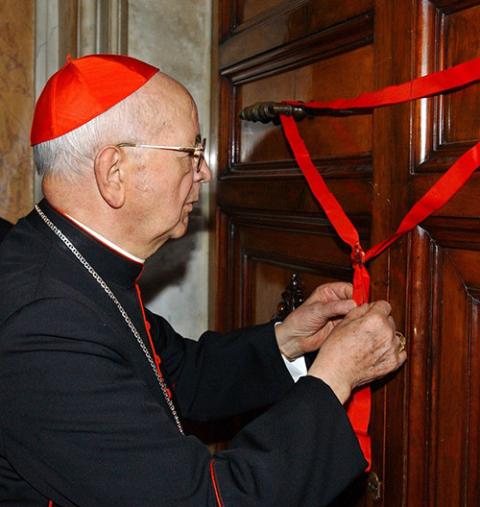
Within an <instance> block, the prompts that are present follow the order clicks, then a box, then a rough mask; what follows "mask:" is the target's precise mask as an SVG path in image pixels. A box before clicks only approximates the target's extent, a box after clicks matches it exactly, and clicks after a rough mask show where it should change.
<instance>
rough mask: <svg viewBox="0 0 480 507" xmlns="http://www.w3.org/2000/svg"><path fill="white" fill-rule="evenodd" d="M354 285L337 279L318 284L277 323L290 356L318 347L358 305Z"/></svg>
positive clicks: (283, 350) (280, 341)
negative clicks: (318, 285) (355, 300)
mask: <svg viewBox="0 0 480 507" xmlns="http://www.w3.org/2000/svg"><path fill="white" fill-rule="evenodd" d="M352 290H353V289H352V285H351V284H349V283H344V282H334V283H328V284H325V285H321V286H320V287H317V288H316V289H315V290H314V292H313V293H312V294H311V296H310V297H309V298H308V299H307V300H306V301H305V302H304V303H303V304H302V305H301V306H299V307H298V308H297V309H296V310H294V311H293V312H292V313H291V314H290V315H289V316H288V317H287V318H286V319H285V320H284V322H282V323H281V324H279V325H277V326H276V327H275V335H276V337H277V343H278V347H279V349H280V351H281V353H282V354H283V355H284V356H285V357H287V358H288V359H290V360H293V359H296V358H297V357H299V356H302V355H303V354H305V353H306V352H312V351H314V350H318V349H319V348H320V346H321V345H322V343H323V342H324V341H325V339H326V338H327V336H328V335H329V334H330V332H331V331H332V329H333V328H334V327H335V325H336V324H337V323H338V322H339V321H340V320H341V318H342V317H343V316H344V315H346V314H347V313H348V312H349V311H350V310H352V308H354V307H355V303H354V301H353V300H352V299H351V298H352Z"/></svg>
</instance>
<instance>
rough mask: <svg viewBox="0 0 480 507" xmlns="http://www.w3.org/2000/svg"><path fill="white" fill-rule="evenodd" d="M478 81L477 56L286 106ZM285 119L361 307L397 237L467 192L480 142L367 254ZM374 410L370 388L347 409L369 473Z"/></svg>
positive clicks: (347, 104)
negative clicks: (380, 259) (373, 268)
mask: <svg viewBox="0 0 480 507" xmlns="http://www.w3.org/2000/svg"><path fill="white" fill-rule="evenodd" d="M479 80H480V58H475V59H473V60H470V61H468V62H465V63H461V64H459V65H456V66H454V67H450V68H449V69H446V70H443V71H441V72H434V73H432V74H429V75H427V76H423V77H420V78H418V79H414V80H413V81H409V82H407V83H403V84H401V85H397V86H388V87H387V88H383V89H381V90H377V91H374V92H369V93H363V94H361V95H359V96H358V97H355V98H352V99H337V100H332V101H311V102H298V101H285V102H286V103H287V104H290V105H296V106H302V107H306V108H307V109H312V110H325V113H328V111H339V110H340V111H342V110H343V111H345V110H346V111H350V110H351V111H354V110H358V109H372V108H376V107H381V106H387V105H390V104H399V103H401V102H408V101H410V100H414V99H419V98H423V97H429V96H431V95H436V94H439V93H442V92H446V91H450V90H453V89H455V88H460V87H462V86H465V85H468V84H470V83H473V82H475V81H479ZM280 119H281V122H282V126H283V129H284V132H285V135H286V137H287V140H288V142H289V144H290V147H291V149H292V151H293V154H294V156H295V159H296V161H297V163H298V165H299V167H300V169H301V170H302V172H303V174H304V176H305V178H306V180H307V182H308V185H309V187H310V189H311V191H312V193H313V195H314V196H315V198H316V199H317V200H318V202H319V203H320V206H321V207H322V209H323V211H324V212H325V214H326V215H327V217H328V219H329V220H330V222H331V224H332V226H333V227H334V229H335V230H336V232H337V234H338V235H339V236H340V238H341V239H342V240H343V241H344V242H345V243H346V244H347V245H349V246H350V247H351V250H352V265H353V269H354V278H353V287H354V292H353V297H354V299H355V301H356V302H357V303H358V304H362V303H365V302H367V301H368V300H369V288H370V276H369V274H368V271H367V268H366V267H365V263H366V262H368V261H369V260H371V259H373V258H374V257H376V256H377V255H379V254H381V253H382V252H383V251H384V250H385V249H387V248H388V247H389V246H390V245H392V243H394V242H395V241H396V240H397V239H398V238H400V237H401V236H403V235H404V234H406V233H407V232H409V231H411V230H412V229H413V228H415V227H416V226H417V225H418V224H419V223H420V222H422V221H423V220H425V219H426V218H427V217H429V216H430V215H431V214H432V213H434V212H435V211H437V210H439V209H440V208H441V207H442V206H443V205H444V204H446V203H447V202H448V201H449V200H450V199H451V198H452V197H453V196H454V195H455V194H456V193H457V192H458V191H459V190H460V189H461V188H462V186H463V185H464V184H465V183H466V182H467V181H468V179H469V178H470V176H471V175H472V174H473V173H474V172H475V170H476V169H477V168H478V167H479V166H480V143H477V144H476V145H475V146H473V148H470V149H469V150H468V151H467V152H465V153H464V154H463V155H462V156H461V157H460V158H459V159H458V160H457V161H456V162H455V163H454V164H453V165H452V166H451V167H450V168H449V169H448V171H447V172H445V173H444V174H443V175H442V176H441V177H440V178H439V179H438V181H437V182H436V183H435V184H434V185H433V186H432V187H431V188H430V190H428V191H427V192H426V193H425V194H424V195H423V197H422V198H421V199H420V200H419V201H418V202H417V203H416V204H415V205H414V206H413V207H412V208H411V209H410V211H409V212H408V213H407V214H406V216H405V218H404V219H403V220H402V222H401V223H400V225H399V227H398V229H397V230H396V232H395V233H394V234H393V235H392V236H391V237H390V238H388V239H386V240H384V241H382V242H381V243H379V244H377V245H375V246H373V247H372V248H370V250H368V251H367V252H364V250H363V249H362V246H361V244H360V239H359V235H358V232H357V230H356V228H355V226H354V225H353V224H352V222H351V221H350V219H349V218H348V216H347V215H346V214H345V212H344V211H343V209H342V207H341V205H340V203H339V202H338V201H337V199H336V198H335V196H334V195H333V194H332V193H331V192H330V191H329V189H328V187H327V185H326V183H325V180H324V179H323V178H322V176H321V175H320V173H319V172H318V170H317V168H316V167H315V165H314V163H313V162H312V160H311V158H310V155H309V153H308V150H307V148H306V146H305V143H304V142H303V139H302V138H301V136H300V133H299V131H298V128H297V124H296V122H295V120H294V119H293V118H292V117H291V116H285V115H281V116H280ZM370 412H371V391H370V388H369V387H366V388H362V389H359V390H357V391H355V392H354V393H353V396H352V398H351V399H350V402H349V405H348V416H349V418H350V421H351V423H352V426H353V428H354V430H355V433H356V435H357V437H358V440H359V443H360V446H361V448H362V451H363V454H364V456H365V459H366V460H367V461H368V469H370V465H371V441H370V437H369V435H368V425H369V422H370Z"/></svg>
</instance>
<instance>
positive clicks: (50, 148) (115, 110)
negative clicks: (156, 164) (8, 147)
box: [33, 87, 160, 179]
mask: <svg viewBox="0 0 480 507" xmlns="http://www.w3.org/2000/svg"><path fill="white" fill-rule="evenodd" d="M142 89H143V87H142V88H140V89H138V90H137V91H135V92H134V93H133V94H132V95H130V96H128V97H127V98H125V99H123V100H122V101H120V102H119V103H117V104H116V105H115V106H113V107H111V108H110V109H108V110H107V111H105V112H104V113H102V114H101V115H99V116H97V117H95V118H93V119H92V120H90V121H89V122H87V123H85V124H84V125H82V126H81V127H78V128H76V129H75V130H72V131H71V132H68V133H67V134H64V135H63V136H60V137H57V138H55V139H52V140H50V141H45V142H44V143H40V144H37V145H35V146H34V147H33V157H34V160H35V166H36V168H37V172H38V174H39V175H40V176H42V177H44V176H46V175H52V176H53V175H55V176H61V177H67V178H70V179H71V178H72V177H74V176H75V175H80V174H84V173H85V171H87V170H88V169H89V168H91V167H92V166H93V161H94V159H95V156H96V154H97V152H98V150H99V149H100V148H102V147H103V146H106V145H108V144H119V143H123V142H128V143H142V142H145V139H146V136H148V131H149V125H150V123H154V122H151V121H150V120H151V119H153V118H154V117H155V116H157V117H158V115H159V113H160V109H159V108H160V105H159V104H158V99H155V97H153V96H152V95H151V94H149V93H142ZM155 123H156V124H157V125H158V121H157V122H155Z"/></svg>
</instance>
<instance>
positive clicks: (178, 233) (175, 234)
mask: <svg viewBox="0 0 480 507" xmlns="http://www.w3.org/2000/svg"><path fill="white" fill-rule="evenodd" d="M187 230H188V214H186V215H185V216H184V217H183V218H182V220H181V222H179V223H178V224H177V225H176V226H175V227H174V228H173V229H172V231H171V233H170V235H169V236H170V239H178V238H181V237H182V236H185V234H186V233H187Z"/></svg>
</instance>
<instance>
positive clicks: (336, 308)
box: [318, 299, 357, 319]
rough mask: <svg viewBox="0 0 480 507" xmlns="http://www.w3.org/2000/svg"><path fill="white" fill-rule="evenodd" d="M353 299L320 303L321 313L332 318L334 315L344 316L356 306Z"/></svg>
mask: <svg viewBox="0 0 480 507" xmlns="http://www.w3.org/2000/svg"><path fill="white" fill-rule="evenodd" d="M356 306H357V305H356V303H355V301H354V300H353V299H345V300H341V301H331V302H330V303H325V304H321V303H318V309H319V314H321V315H322V317H324V318H327V319H331V318H333V317H343V316H344V315H347V313H348V312H350V311H351V310H353V309H354V308H355V307H356Z"/></svg>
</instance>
